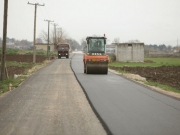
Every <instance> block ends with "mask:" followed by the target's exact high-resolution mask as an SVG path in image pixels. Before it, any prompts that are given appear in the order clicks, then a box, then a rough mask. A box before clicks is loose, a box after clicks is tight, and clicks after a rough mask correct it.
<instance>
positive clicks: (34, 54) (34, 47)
mask: <svg viewBox="0 0 180 135" xmlns="http://www.w3.org/2000/svg"><path fill="white" fill-rule="evenodd" d="M28 4H29V5H34V6H35V10H34V46H33V63H36V10H37V6H44V4H43V5H40V4H39V3H35V4H33V3H29V2H28Z"/></svg>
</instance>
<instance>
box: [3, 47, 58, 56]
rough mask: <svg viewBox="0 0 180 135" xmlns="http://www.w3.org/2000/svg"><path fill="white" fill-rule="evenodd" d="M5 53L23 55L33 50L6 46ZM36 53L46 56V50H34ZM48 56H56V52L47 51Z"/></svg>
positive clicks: (31, 52)
mask: <svg viewBox="0 0 180 135" xmlns="http://www.w3.org/2000/svg"><path fill="white" fill-rule="evenodd" d="M0 54H2V48H0ZM6 54H25V55H32V54H33V50H20V49H13V48H6ZM36 55H44V56H47V51H43V50H36ZM48 55H49V56H56V55H57V52H48Z"/></svg>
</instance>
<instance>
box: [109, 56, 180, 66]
mask: <svg viewBox="0 0 180 135" xmlns="http://www.w3.org/2000/svg"><path fill="white" fill-rule="evenodd" d="M144 60H151V61H153V62H154V63H143V62H112V63H109V66H115V67H123V66H129V67H160V66H180V58H145V59H144Z"/></svg>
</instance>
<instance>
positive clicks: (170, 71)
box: [109, 58, 180, 93]
mask: <svg viewBox="0 0 180 135" xmlns="http://www.w3.org/2000/svg"><path fill="white" fill-rule="evenodd" d="M109 68H111V69H115V70H118V71H120V72H123V73H133V74H139V75H140V76H142V77H145V78H146V80H147V81H148V82H150V83H151V84H152V85H162V86H163V87H164V89H166V90H173V91H176V92H178V93H180V58H145V62H144V63H130V62H113V63H110V64H109Z"/></svg>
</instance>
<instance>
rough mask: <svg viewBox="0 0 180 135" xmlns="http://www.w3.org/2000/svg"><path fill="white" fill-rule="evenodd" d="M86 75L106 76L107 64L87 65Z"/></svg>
mask: <svg viewBox="0 0 180 135" xmlns="http://www.w3.org/2000/svg"><path fill="white" fill-rule="evenodd" d="M86 73H87V74H107V73H108V64H107V63H87V64H86Z"/></svg>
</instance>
